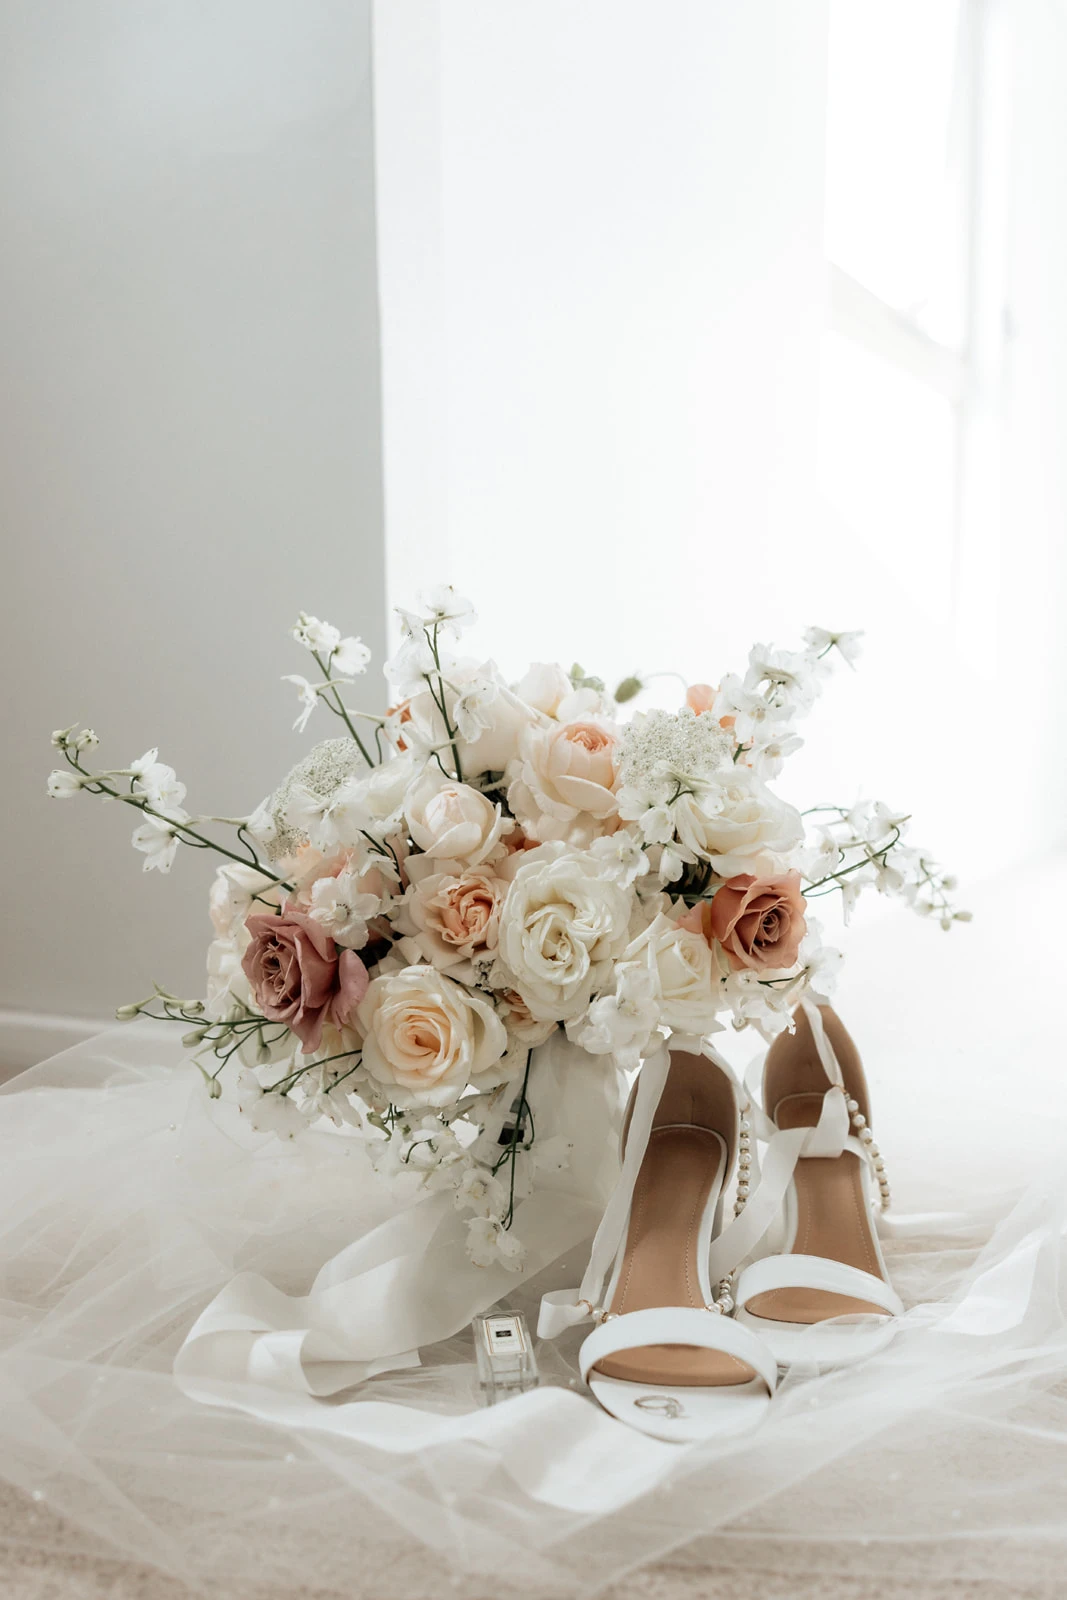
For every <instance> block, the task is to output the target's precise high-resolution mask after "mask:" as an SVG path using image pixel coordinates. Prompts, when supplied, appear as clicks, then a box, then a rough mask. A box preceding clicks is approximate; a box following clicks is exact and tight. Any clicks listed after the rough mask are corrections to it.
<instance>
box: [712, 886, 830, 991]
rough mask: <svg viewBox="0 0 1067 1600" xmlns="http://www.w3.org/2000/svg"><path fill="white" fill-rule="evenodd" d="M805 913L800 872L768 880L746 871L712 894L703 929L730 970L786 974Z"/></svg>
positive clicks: (802, 929)
mask: <svg viewBox="0 0 1067 1600" xmlns="http://www.w3.org/2000/svg"><path fill="white" fill-rule="evenodd" d="M701 909H702V910H703V908H701ZM805 909H806V906H805V900H804V896H803V895H802V894H801V892H800V873H799V872H784V873H781V874H779V875H778V876H777V877H773V878H755V877H753V876H752V874H751V873H747V872H745V873H741V874H739V876H738V877H736V878H728V879H727V881H726V882H725V883H724V884H723V885H722V887H721V888H720V889H717V890H716V891H715V897H714V899H713V900H712V902H711V904H710V906H707V910H706V912H705V914H704V917H705V919H706V922H705V926H704V927H703V929H702V931H703V932H704V933H705V935H707V933H708V932H709V931H710V933H711V934H712V935H713V937H714V938H716V939H717V940H718V941H719V943H720V944H721V945H722V948H723V950H724V951H725V954H726V959H727V961H729V963H730V965H731V966H732V967H733V968H734V969H735V970H737V969H739V968H741V967H750V968H753V969H756V970H763V969H768V970H775V971H778V970H781V971H785V970H786V969H788V968H789V967H792V966H795V965H796V960H797V954H798V952H799V950H800V941H801V940H802V939H803V937H804V935H805V933H806V932H807V924H806V923H805V921H804V911H805ZM702 920H704V919H702Z"/></svg>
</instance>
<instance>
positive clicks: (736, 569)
mask: <svg viewBox="0 0 1067 1600" xmlns="http://www.w3.org/2000/svg"><path fill="white" fill-rule="evenodd" d="M1016 9H1017V11H1018V19H1019V27H1018V30H1017V32H1018V42H1017V47H1016V46H1015V45H1013V43H1012V41H1011V38H1010V30H1001V31H1000V33H999V34H998V48H1003V49H1004V50H1005V51H1007V52H1008V53H1009V55H1010V52H1011V50H1012V49H1013V48H1017V51H1018V54H1017V57H1015V58H1012V62H1013V64H1012V62H1009V65H1008V69H1007V71H1008V75H1009V76H1011V75H1012V74H1013V73H1014V75H1015V77H1016V79H1017V82H1016V84H1015V90H1016V95H1017V97H1018V99H1019V101H1020V104H1021V106H1022V111H1021V120H1020V121H1019V124H1018V127H1017V130H1016V136H1015V140H1014V144H1013V147H1012V150H1011V151H1010V152H1009V159H1010V163H1011V169H1012V183H1013V186H1014V189H1015V190H1016V191H1017V193H1015V195H1014V199H1013V204H1012V207H1011V210H1010V212H1009V216H1010V228H1011V238H1010V240H1008V239H1004V240H1002V241H1001V243H1002V247H1003V248H1004V249H1005V250H1010V252H1011V254H1012V257H1013V262H1014V283H1013V285H1012V289H1013V296H1014V298H1013V306H1015V305H1016V304H1017V305H1018V315H1019V318H1020V322H1021V331H1020V336H1019V339H1018V340H1017V341H1016V347H1015V350H1014V352H1013V356H1012V371H1011V377H1012V383H1011V384H1010V385H1009V389H1010V391H1011V392H1010V393H1009V395H1008V397H1007V398H1008V402H1009V403H1008V411H1007V419H1006V433H1005V435H1004V437H1005V440H1006V447H1005V457H1006V459H1005V469H1004V477H1003V494H1004V499H1003V506H1002V508H998V507H997V506H996V505H994V506H993V507H992V515H991V517H990V519H989V523H990V526H991V528H992V534H991V537H992V539H993V541H994V546H995V545H996V544H997V542H998V541H999V543H1000V546H1001V548H1000V549H997V548H994V549H993V550H992V551H991V552H990V551H987V550H984V551H982V552H980V553H979V555H980V558H979V560H978V561H977V565H978V566H979V567H980V568H981V576H982V581H983V583H984V584H985V585H986V587H987V589H992V590H993V591H994V592H995V593H994V602H993V604H992V605H991V606H990V607H988V608H987V609H988V611H989V613H990V620H989V623H988V630H987V635H986V637H985V638H980V639H979V641H978V648H977V649H972V650H971V651H970V652H969V654H968V655H966V656H965V655H964V654H963V653H961V650H960V648H959V647H958V643H957V639H956V636H955V633H954V627H953V617H952V614H951V607H950V606H949V605H948V604H947V603H946V600H945V598H944V596H943V595H941V594H940V591H938V590H937V589H936V586H935V584H934V583H933V582H932V580H931V576H930V573H929V571H928V570H927V568H928V565H929V562H928V560H926V559H924V555H928V553H924V551H923V550H922V549H919V550H918V551H917V550H916V548H915V545H916V538H915V532H914V529H913V528H912V527H910V526H901V527H899V529H897V530H893V532H892V533H891V534H890V536H889V537H880V538H875V537H872V534H871V529H865V528H863V527H861V526H858V525H853V526H850V525H848V524H846V523H845V522H843V521H842V519H841V518H840V517H839V516H837V515H836V513H834V512H833V511H832V510H831V509H830V508H829V507H828V506H826V505H825V504H823V503H822V502H820V500H819V499H818V496H817V493H816V461H817V450H816V433H817V426H818V407H819V363H820V344H821V330H822V327H823V323H824V317H825V275H824V274H825V268H824V260H823V244H822V215H823V167H824V118H825V55H826V25H827V17H826V8H825V6H824V5H823V4H822V3H821V0H815V3H811V4H806V5H803V6H798V5H795V4H791V3H789V0H752V3H750V4H747V5H745V6H741V5H737V4H734V3H732V0H667V3H665V4H662V5H659V6H657V7H656V8H654V15H653V13H652V11H650V8H649V7H648V6H647V5H646V4H644V3H643V0H542V3H541V4H539V5H536V6H532V5H529V4H527V3H525V0H444V3H438V0H384V3H380V4H379V5H378V7H377V9H376V14H375V15H376V27H375V73H376V104H375V115H376V125H377V142H378V163H379V188H380V212H379V240H380V250H381V261H382V318H383V320H382V337H383V352H384V391H383V392H384V433H385V484H386V510H387V521H388V528H389V547H390V565H389V591H390V597H391V599H392V600H394V601H404V600H407V599H410V597H411V592H412V589H413V587H414V586H415V582H416V581H417V580H418V579H422V578H423V577H425V576H432V577H434V578H443V577H448V578H449V579H451V581H453V582H455V583H456V584H457V585H459V586H460V587H461V588H463V589H464V590H465V591H466V592H467V593H469V594H470V595H471V596H472V598H473V599H474V600H475V602H476V604H477V605H478V608H479V610H480V611H481V613H482V615H483V618H484V622H483V625H482V626H481V628H480V629H479V630H478V632H477V635H476V636H474V637H473V638H472V649H475V650H479V651H482V652H484V653H485V654H493V655H495V656H496V657H497V658H498V659H499V660H500V663H501V665H502V666H503V667H504V668H505V669H506V670H509V671H518V670H521V668H522V667H523V665H524V664H525V662H526V661H527V660H528V659H530V658H531V657H534V658H544V657H550V656H555V657H558V658H560V659H562V660H564V661H566V662H568V663H569V662H570V661H572V660H574V659H575V657H578V658H579V659H581V660H582V661H583V663H584V664H585V665H586V667H587V668H590V669H594V670H597V671H599V672H602V673H603V674H604V675H605V676H606V677H608V678H609V680H615V679H617V678H619V677H621V676H623V675H624V674H627V673H629V672H631V671H633V670H634V669H635V668H638V669H645V670H655V669H657V668H663V667H677V668H679V669H680V670H681V671H682V672H683V673H684V674H686V675H687V676H689V677H692V678H701V679H710V680H712V681H714V680H715V679H716V678H717V676H718V675H719V674H721V673H722V672H723V671H725V670H728V669H730V668H732V667H735V666H737V665H740V664H742V663H743V661H744V656H745V654H746V652H747V650H748V648H749V646H750V644H751V643H752V642H753V641H754V640H756V639H760V640H768V639H776V640H777V641H778V642H780V643H788V642H789V641H790V640H791V639H795V638H796V637H797V635H798V634H799V632H800V630H801V629H802V628H804V627H805V626H806V625H808V624H809V623H821V624H823V625H825V626H829V627H850V628H851V627H858V628H864V629H866V630H867V633H868V639H867V647H866V652H865V658H864V661H863V664H862V667H861V670H860V671H859V672H858V673H857V674H856V675H855V676H853V675H851V674H849V673H848V672H847V671H846V672H843V673H841V674H840V675H839V681H838V683H837V684H836V685H835V686H834V688H833V689H832V690H831V691H830V693H829V694H828V696H827V698H826V700H825V702H824V705H823V707H822V708H821V710H820V711H819V713H818V714H817V715H816V716H815V717H814V718H813V719H812V720H811V722H810V723H809V724H808V727H807V730H806V731H807V735H808V739H809V744H808V748H807V749H805V751H803V752H802V753H801V755H800V756H799V757H798V758H797V759H796V760H795V762H793V763H791V764H790V768H789V769H788V772H787V775H786V779H785V785H786V787H787V788H788V789H789V790H790V792H791V793H792V794H794V795H795V796H796V797H798V798H800V797H806V801H807V802H809V803H810V801H811V800H824V799H840V800H843V801H845V802H850V801H851V800H852V799H853V798H855V797H856V796H857V794H859V793H866V794H876V795H879V796H881V797H883V798H885V799H886V800H888V801H889V802H890V803H892V804H894V805H896V806H900V807H907V808H910V809H911V810H912V812H913V814H914V818H915V822H914V834H915V839H916V842H919V843H922V844H924V845H925V846H927V847H929V848H931V849H932V850H933V851H934V852H935V853H936V854H938V855H940V856H941V858H942V859H944V860H946V861H950V862H951V863H952V864H953V866H955V867H957V868H958V869H959V870H960V871H961V872H962V873H964V875H967V876H972V877H976V876H981V875H985V874H989V873H992V872H996V871H999V870H1001V869H1003V868H1004V867H1005V866H1007V865H1009V864H1010V863H1011V862H1013V861H1016V860H1019V859H1022V858H1025V857H1026V856H1028V855H1032V854H1033V853H1035V852H1036V851H1037V850H1039V849H1042V848H1046V847H1048V846H1049V845H1050V844H1054V843H1056V842H1057V840H1062V838H1063V835H1064V827H1063V820H1062V819H1063V816H1064V814H1065V812H1067V771H1065V764H1064V757H1063V754H1062V740H1061V739H1060V738H1059V737H1058V734H1056V733H1053V731H1052V730H1053V728H1056V729H1058V728H1059V727H1060V726H1061V725H1062V718H1061V716H1060V711H1059V708H1060V705H1061V704H1062V697H1061V696H1060V693H1059V686H1060V683H1061V681H1062V677H1063V672H1064V665H1065V661H1067V655H1065V651H1064V647H1063V645H1062V644H1061V642H1060V638H1059V636H1058V633H1057V629H1056V628H1055V626H1054V625H1053V619H1054V618H1055V617H1056V616H1057V615H1058V614H1059V613H1060V612H1061V611H1062V606H1063V599H1064V583H1065V573H1064V569H1063V564H1064V557H1063V553H1062V552H1063V548H1064V547H1063V514H1064V510H1065V498H1067V497H1065V490H1064V484H1063V481H1062V480H1063V463H1062V450H1060V449H1059V448H1058V446H1057V444H1056V441H1057V440H1062V438H1063V436H1064V429H1065V425H1067V389H1065V379H1064V374H1065V373H1067V319H1065V315H1064V301H1063V295H1062V283H1063V281H1064V275H1063V272H1062V270H1061V267H1062V256H1063V251H1064V249H1065V248H1067V246H1065V241H1067V217H1065V215H1064V203H1063V197H1064V195H1065V194H1067V182H1065V179H1067V171H1065V164H1067V137H1065V130H1064V127H1063V115H1064V114H1063V104H1062V94H1061V93H1059V91H1058V90H1057V87H1056V85H1057V84H1058V83H1061V82H1062V66H1063V63H1064V60H1065V57H1067V40H1065V38H1064V34H1065V32H1067V28H1065V24H1064V22H1063V20H1062V16H1061V14H1060V13H1059V11H1057V10H1056V8H1054V7H1052V6H1051V5H1049V4H1048V3H1047V0H1019V5H1018V7H1017V8H1016ZM991 404H993V405H997V406H999V405H1000V404H1001V396H1000V394H999V391H998V394H997V395H996V396H994V397H993V399H992V401H991ZM891 470H892V469H891V468H890V473H891ZM878 492H879V491H878V487H877V484H873V485H872V495H873V496H875V497H877V495H878ZM983 492H984V491H983ZM875 521H876V519H874V518H872V523H873V522H875ZM971 565H972V567H973V566H974V565H975V563H972V564H971ZM1035 624H1036V626H1035ZM971 644H972V645H973V644H974V641H973V639H972V640H971ZM1035 652H1036V654H1035ZM1031 661H1036V662H1037V671H1036V674H1034V675H1031V674H1030V671H1029V663H1030V662H1031ZM1023 681H1025V682H1026V683H1027V684H1028V685H1029V688H1028V690H1027V691H1021V688H1020V685H1021V683H1022V682H1023ZM675 692H676V690H675V689H673V688H672V687H671V686H669V685H668V686H666V687H665V688H664V690H663V693H664V694H666V695H669V694H671V693H675ZM1022 701H1025V705H1022V704H1021V702H1022ZM1020 712H1021V718H1020ZM1024 728H1025V732H1023V734H1022V738H1021V739H1020V740H1016V739H1015V736H1014V734H1013V733H1012V731H1011V730H1012V729H1019V730H1022V729H1024ZM1008 744H1011V745H1012V746H1013V756H1012V757H1011V758H1010V759H1011V760H1012V761H1013V764H1014V765H1013V780H1012V783H1013V788H1012V800H1011V807H1012V815H1013V822H1012V825H1011V827H1010V829H1009V830H1008V832H1007V836H1005V835H1003V834H1001V835H1000V836H999V837H998V838H997V840H996V841H995V843H993V842H992V841H991V839H990V828H989V817H988V811H987V809H986V807H985V806H984V805H983V804H981V803H979V801H978V794H979V792H980V791H984V784H985V781H986V780H985V778H984V773H985V772H986V770H987V769H988V765H989V763H990V762H991V761H998V762H999V761H1000V760H1001V759H1002V755H1001V752H1002V751H1003V750H1004V748H1005V746H1006V745H1008ZM994 751H995V752H996V754H995V755H994V753H993V752H994ZM961 785H962V786H961ZM991 845H992V847H991Z"/></svg>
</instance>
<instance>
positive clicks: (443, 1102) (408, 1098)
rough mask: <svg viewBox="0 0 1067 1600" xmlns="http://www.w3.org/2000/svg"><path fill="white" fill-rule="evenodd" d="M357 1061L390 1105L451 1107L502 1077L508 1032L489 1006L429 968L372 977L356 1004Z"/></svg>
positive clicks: (411, 969) (417, 968) (485, 1001)
mask: <svg viewBox="0 0 1067 1600" xmlns="http://www.w3.org/2000/svg"><path fill="white" fill-rule="evenodd" d="M358 1016H359V1023H360V1027H361V1028H362V1030H363V1032H364V1034H365V1038H364V1041H363V1066H364V1067H365V1069H366V1070H367V1072H368V1073H369V1074H370V1076H371V1077H372V1078H373V1079H374V1080H375V1081H376V1082H377V1083H378V1084H379V1085H380V1086H381V1087H382V1090H383V1092H385V1093H386V1094H388V1096H389V1098H390V1100H391V1101H392V1102H393V1103H394V1104H396V1105H403V1106H448V1105H453V1104H454V1103H455V1101H457V1100H458V1099H459V1097H460V1095H461V1094H462V1093H463V1091H464V1089H465V1088H466V1087H467V1085H468V1084H473V1085H474V1086H475V1087H476V1088H479V1089H487V1088H492V1087H494V1086H495V1085H496V1084H497V1083H500V1082H502V1081H503V1079H502V1077H501V1075H500V1062H501V1058H502V1057H503V1055H504V1052H505V1050H506V1049H507V1043H508V1036H507V1030H506V1029H505V1027H504V1024H503V1023H502V1022H501V1020H500V1018H499V1017H498V1016H497V1014H496V1012H495V1011H494V1010H493V1008H492V1006H491V1005H490V1004H489V1002H488V1001H487V1000H483V999H482V998H481V997H480V996H479V995H476V994H473V993H471V991H470V990H468V989H464V988H463V987H462V986H461V985H460V984H458V983H454V982H453V981H452V979H451V978H446V977H445V975H444V973H441V972H437V971H435V970H434V968H433V967H423V966H417V967H408V968H407V969H406V971H404V972H399V973H397V974H395V976H392V977H384V978H375V979H373V981H372V982H371V984H370V987H369V988H368V990H367V993H366V995H365V996H364V999H363V1002H362V1004H361V1005H360V1007H359V1012H358Z"/></svg>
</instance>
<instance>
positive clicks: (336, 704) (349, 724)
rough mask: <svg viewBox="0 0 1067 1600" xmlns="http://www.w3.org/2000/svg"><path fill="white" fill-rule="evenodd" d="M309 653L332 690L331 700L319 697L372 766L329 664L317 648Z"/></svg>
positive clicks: (369, 765) (372, 763)
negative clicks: (340, 722) (346, 730)
mask: <svg viewBox="0 0 1067 1600" xmlns="http://www.w3.org/2000/svg"><path fill="white" fill-rule="evenodd" d="M311 654H312V656H313V657H314V658H315V663H316V665H317V666H318V669H319V671H320V672H321V673H322V675H323V677H324V678H325V679H326V682H327V683H328V684H329V685H330V688H331V689H332V690H333V699H332V700H330V699H327V697H326V695H324V694H323V695H321V696H320V698H321V699H323V700H325V701H326V704H327V705H328V706H329V707H330V710H331V711H333V712H335V713H336V714H337V716H339V717H340V718H341V720H342V722H343V723H344V725H345V727H346V728H347V729H348V731H349V733H350V734H351V735H352V737H353V739H354V740H355V741H356V744H357V745H358V746H359V753H360V755H361V756H362V757H363V759H364V761H365V762H366V763H367V765H368V767H373V765H374V762H373V761H372V760H371V758H370V755H369V753H368V751H367V747H366V745H365V744H364V743H363V740H362V739H361V738H360V736H359V734H358V732H357V731H356V725H355V723H354V722H353V721H352V718H351V717H350V716H349V714H348V711H347V710H346V708H345V703H344V701H343V700H342V699H341V691H340V689H339V688H338V687H337V685H336V684H335V683H334V681H333V679H332V678H331V676H330V668H329V664H328V663H326V662H324V661H323V659H322V657H321V656H320V655H319V652H318V651H317V650H313V651H312V652H311Z"/></svg>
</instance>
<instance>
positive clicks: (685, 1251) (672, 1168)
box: [593, 1127, 756, 1387]
mask: <svg viewBox="0 0 1067 1600" xmlns="http://www.w3.org/2000/svg"><path fill="white" fill-rule="evenodd" d="M722 1160H723V1150H722V1144H721V1142H720V1140H719V1139H718V1137H717V1136H716V1135H715V1134H714V1133H712V1132H710V1131H709V1130H708V1129H706V1128H698V1127H662V1128H654V1129H653V1130H652V1133H651V1135H650V1137H649V1141H648V1148H647V1150H646V1151H645V1155H644V1159H643V1161H642V1163H641V1171H640V1173H639V1174H638V1178H637V1183H636V1185H635V1186H634V1195H633V1202H632V1204H631V1207H630V1223H629V1229H628V1232H627V1237H626V1250H625V1254H624V1256H623V1262H622V1268H621V1270H620V1273H619V1279H618V1284H617V1286H616V1289H615V1294H614V1296H613V1297H612V1302H611V1305H610V1306H609V1307H608V1310H609V1311H611V1312H614V1313H615V1314H616V1315H618V1316H621V1315H622V1314H623V1313H624V1312H627V1311H643V1310H645V1309H646V1308H647V1307H649V1306H695V1307H697V1308H700V1307H702V1306H703V1305H704V1296H703V1294H702V1293H701V1289H700V1275H699V1273H698V1270H697V1248H698V1241H699V1237H700V1224H701V1221H702V1220H703V1216H704V1211H705V1208H706V1205H707V1201H708V1196H709V1194H710V1193H711V1187H712V1184H713V1183H714V1181H715V1178H716V1176H717V1174H718V1171H719V1167H720V1165H721V1163H722ZM707 1314H708V1316H717V1315H718V1312H714V1311H709V1312H708V1313H707ZM593 1372H594V1374H596V1373H602V1374H603V1375H604V1376H605V1377H608V1378H623V1379H626V1380H627V1381H629V1382H631V1383H653V1384H665V1385H670V1386H672V1387H685V1386H689V1385H698V1384H699V1385H701V1386H714V1385H719V1384H735V1383H749V1382H750V1381H751V1380H752V1379H753V1378H754V1377H755V1376H756V1374H755V1372H754V1371H753V1369H752V1368H751V1367H750V1366H748V1364H747V1363H746V1362H744V1361H740V1360H738V1358H737V1357H736V1356H730V1355H726V1354H725V1353H724V1352H722V1351H718V1350H699V1349H697V1348H695V1347H694V1346H692V1345H673V1344H664V1345H644V1346H642V1347H640V1348H639V1349H636V1350H623V1351H620V1352H619V1354H618V1355H614V1356H609V1357H606V1358H605V1359H604V1360H603V1361H600V1362H598V1363H597V1365H596V1366H595V1367H594V1368H593Z"/></svg>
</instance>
